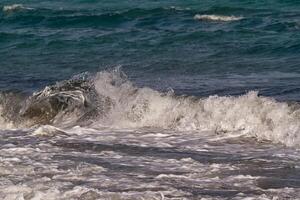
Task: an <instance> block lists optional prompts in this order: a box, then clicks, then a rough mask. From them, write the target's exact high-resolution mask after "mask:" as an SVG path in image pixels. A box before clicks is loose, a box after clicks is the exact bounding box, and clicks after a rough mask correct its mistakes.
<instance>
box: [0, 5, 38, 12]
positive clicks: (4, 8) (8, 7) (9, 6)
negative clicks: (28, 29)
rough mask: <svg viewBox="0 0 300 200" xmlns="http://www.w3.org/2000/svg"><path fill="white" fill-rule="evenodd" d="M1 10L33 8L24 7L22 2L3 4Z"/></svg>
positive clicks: (10, 10)
mask: <svg viewBox="0 0 300 200" xmlns="http://www.w3.org/2000/svg"><path fill="white" fill-rule="evenodd" d="M2 10H3V12H12V11H17V10H33V8H29V7H24V6H23V5H22V4H12V5H6V6H3V9H2Z"/></svg>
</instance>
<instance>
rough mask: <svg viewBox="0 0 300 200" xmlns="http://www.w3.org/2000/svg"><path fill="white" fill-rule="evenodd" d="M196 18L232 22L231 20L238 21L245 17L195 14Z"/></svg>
mask: <svg viewBox="0 0 300 200" xmlns="http://www.w3.org/2000/svg"><path fill="white" fill-rule="evenodd" d="M194 19H196V20H209V21H222V22H231V21H238V20H241V19H243V17H236V16H224V15H200V14H196V15H195V16H194Z"/></svg>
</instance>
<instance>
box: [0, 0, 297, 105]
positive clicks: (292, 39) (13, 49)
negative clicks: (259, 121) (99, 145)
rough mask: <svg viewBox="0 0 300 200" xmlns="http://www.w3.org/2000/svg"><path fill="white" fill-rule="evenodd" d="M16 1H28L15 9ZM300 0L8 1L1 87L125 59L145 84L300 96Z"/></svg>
mask: <svg viewBox="0 0 300 200" xmlns="http://www.w3.org/2000/svg"><path fill="white" fill-rule="evenodd" d="M16 3H18V4H22V5H21V6H19V7H18V6H17V7H16V8H14V7H12V6H13V5H15V4H16ZM5 6H6V7H7V6H10V7H8V8H10V9H5ZM299 6H300V5H299V3H298V2H296V1H279V0H272V1H260V2H252V1H243V2H237V1H229V0H228V1H201V2H198V1H192V0H189V1H184V2H182V1H175V0H174V1H163V2H160V1H129V2H119V1H79V0H72V1H68V2H61V1H51V2H49V1H32V0H31V1H24V2H23V1H18V2H13V1H11V0H9V1H1V3H0V7H2V11H0V25H1V27H0V53H1V57H2V58H1V59H0V66H1V77H0V83H1V84H0V86H1V88H2V89H19V90H26V91H28V90H29V91H32V90H35V89H37V88H41V87H43V86H45V85H48V84H49V83H53V82H55V81H57V80H62V79H66V78H68V77H70V75H74V74H77V73H79V72H83V71H99V70H102V69H104V68H107V67H111V66H116V65H122V66H123V69H124V70H125V71H126V73H127V74H128V75H129V77H130V78H131V79H133V80H134V81H135V82H137V83H138V84H140V85H146V86H151V87H155V88H156V89H159V90H165V89H167V88H168V87H172V88H173V89H174V90H175V91H176V92H177V93H180V94H196V95H200V96H207V95H211V94H220V95H226V94H233V95H235V94H242V93H244V92H245V91H249V90H259V91H260V92H261V94H263V95H268V96H275V97H276V98H278V99H281V100H299V96H298V91H299V88H298V85H299V69H298V63H299V56H298V53H299V38H300V37H299V19H300V13H299V9H298V8H299ZM11 7H12V8H13V9H12V8H11ZM197 15H199V16H201V15H202V16H203V15H204V16H205V15H207V16H209V17H208V20H198V19H196V18H195V16H197ZM211 16H217V17H218V16H219V17H220V16H221V18H222V16H224V17H225V19H226V16H227V17H235V18H236V19H239V20H227V21H226V20H225V21H224V20H223V21H222V20H212V19H213V18H211ZM224 17H223V18H224ZM209 19H210V20H209ZM233 19H234V18H233ZM153 80H155V83H153ZM157 83H158V84H157ZM262 83H263V84H262Z"/></svg>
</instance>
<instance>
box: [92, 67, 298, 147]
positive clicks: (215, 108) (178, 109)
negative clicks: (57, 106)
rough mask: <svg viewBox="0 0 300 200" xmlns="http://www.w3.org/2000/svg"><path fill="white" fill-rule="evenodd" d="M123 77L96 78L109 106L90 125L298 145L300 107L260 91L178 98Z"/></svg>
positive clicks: (105, 75) (105, 74)
mask: <svg viewBox="0 0 300 200" xmlns="http://www.w3.org/2000/svg"><path fill="white" fill-rule="evenodd" d="M121 76H122V75H120V72H113V73H110V72H100V73H98V75H97V76H96V78H95V88H96V90H97V92H98V93H99V94H101V95H103V96H105V97H107V98H108V99H110V101H111V107H112V108H111V109H110V110H109V112H108V113H106V116H105V118H101V119H99V120H97V121H96V122H95V123H94V126H97V125H105V126H107V125H110V126H112V127H115V128H124V127H126V128H141V127H159V128H163V129H175V130H180V131H214V132H215V133H217V134H221V135H225V136H226V135H228V134H230V135H232V133H237V134H245V135H248V136H251V137H256V138H258V139H260V140H271V141H273V142H275V143H284V144H286V145H288V146H293V145H299V144H300V137H299V136H300V123H299V121H300V110H299V109H297V108H294V106H289V105H288V104H287V103H282V102H277V101H276V100H274V99H272V98H268V97H260V96H258V92H249V93H247V94H246V95H242V96H238V97H230V96H229V97H220V96H210V97H208V98H203V99H197V98H193V97H178V96H175V95H173V94H163V93H160V92H158V91H155V90H152V89H150V88H137V87H135V86H134V85H133V84H132V83H131V82H129V81H127V80H126V79H124V78H122V77H121Z"/></svg>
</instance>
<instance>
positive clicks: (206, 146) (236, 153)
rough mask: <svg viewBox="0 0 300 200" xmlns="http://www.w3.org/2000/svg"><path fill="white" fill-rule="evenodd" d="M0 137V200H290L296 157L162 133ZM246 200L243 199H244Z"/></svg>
mask: <svg viewBox="0 0 300 200" xmlns="http://www.w3.org/2000/svg"><path fill="white" fill-rule="evenodd" d="M31 132H32V131H31V130H27V131H24V132H20V131H2V132H1V150H0V155H1V160H2V162H1V186H0V187H1V190H0V191H1V192H0V196H1V197H2V198H4V197H6V198H8V199H14V198H16V196H19V197H21V196H23V197H24V198H25V199H30V198H34V197H35V198H41V199H45V198H46V199H142V198H144V199H199V198H200V197H201V198H207V199H245V198H246V197H248V199H297V198H298V197H299V194H300V190H299V189H298V188H299V186H300V179H299V159H300V157H299V151H298V150H295V149H292V148H283V147H282V146H280V145H273V144H271V143H269V142H257V141H255V140H254V139H253V138H244V137H232V138H230V137H229V138H223V139H220V138H218V137H215V136H214V137H213V136H211V135H210V134H206V133H202V134H201V135H199V133H193V132H189V133H184V132H172V131H164V130H157V131H153V130H152V131H151V130H135V131H130V130H117V131H116V130H115V131H113V130H101V131H100V130H91V129H82V128H79V127H75V128H72V129H71V130H68V131H67V133H66V134H61V133H57V135H52V136H49V135H48V136H47V135H44V136H42V135H40V136H36V135H35V136H33V135H31V134H30V133H31ZM250 197H251V198H250Z"/></svg>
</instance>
